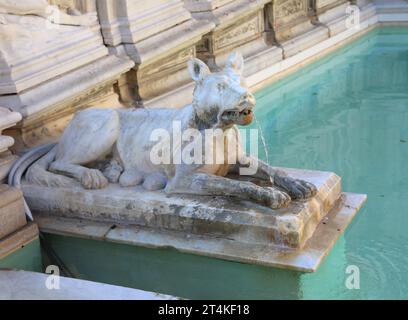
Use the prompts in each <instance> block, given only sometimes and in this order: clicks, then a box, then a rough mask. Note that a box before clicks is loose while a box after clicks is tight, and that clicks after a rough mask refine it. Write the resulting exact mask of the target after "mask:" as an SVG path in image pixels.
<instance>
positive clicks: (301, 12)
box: [266, 0, 310, 41]
mask: <svg viewBox="0 0 408 320" xmlns="http://www.w3.org/2000/svg"><path fill="white" fill-rule="evenodd" d="M266 10H267V17H268V22H269V25H270V27H272V28H273V30H274V33H275V38H276V40H277V41H285V40H288V39H290V38H293V37H294V36H296V35H298V34H300V33H302V31H305V29H307V27H308V26H309V25H310V17H309V14H308V13H309V0H275V1H273V3H272V4H269V5H268V6H267V8H266Z"/></svg>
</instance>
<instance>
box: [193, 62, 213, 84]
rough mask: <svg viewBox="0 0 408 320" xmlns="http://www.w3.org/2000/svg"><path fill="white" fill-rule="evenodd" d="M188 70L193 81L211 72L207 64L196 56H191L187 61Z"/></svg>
mask: <svg viewBox="0 0 408 320" xmlns="http://www.w3.org/2000/svg"><path fill="white" fill-rule="evenodd" d="M188 71H190V75H191V78H192V79H193V80H194V81H200V80H202V79H204V77H205V76H206V75H208V74H210V73H211V71H210V69H209V68H208V66H207V65H206V64H205V63H204V62H202V61H201V60H200V59H197V58H191V59H190V60H189V61H188Z"/></svg>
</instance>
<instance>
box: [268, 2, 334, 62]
mask: <svg viewBox="0 0 408 320" xmlns="http://www.w3.org/2000/svg"><path fill="white" fill-rule="evenodd" d="M312 9H313V8H311V7H310V2H309V0H274V1H273V2H272V3H271V4H269V5H268V6H267V9H266V13H267V18H268V22H269V25H270V26H271V28H272V30H273V33H274V41H276V42H277V43H278V44H279V45H280V46H281V47H282V48H283V52H284V57H285V58H287V57H290V56H293V55H295V54H297V53H299V52H301V51H303V50H305V49H307V48H310V47H312V46H313V45H315V44H317V43H319V42H321V41H323V40H325V39H327V38H328V37H329V33H328V30H327V28H326V27H324V26H321V25H318V24H315V23H313V20H314V16H313V10H312Z"/></svg>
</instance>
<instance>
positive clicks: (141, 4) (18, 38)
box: [0, 0, 375, 150]
mask: <svg viewBox="0 0 408 320" xmlns="http://www.w3.org/2000/svg"><path fill="white" fill-rule="evenodd" d="M49 3H51V4H55V5H58V6H59V7H60V8H61V9H62V10H63V11H64V12H68V13H74V14H78V13H79V12H80V13H86V14H90V15H92V13H93V14H94V15H95V14H97V15H98V18H99V23H95V24H93V25H90V26H55V25H54V28H51V29H49V26H50V24H49V23H48V24H47V23H46V22H45V21H44V20H45V19H43V18H41V17H33V16H30V17H18V19H16V18H13V17H9V16H7V15H6V16H7V17H5V18H4V15H2V17H1V19H2V20H1V21H3V20H4V19H6V21H7V24H4V23H3V24H0V34H2V39H5V40H6V41H0V75H1V77H0V105H3V106H6V107H8V108H10V109H13V110H14V111H18V112H20V113H21V114H22V115H23V120H22V121H20V122H19V124H18V125H17V126H14V127H13V128H12V129H8V130H7V132H8V134H10V135H12V136H13V137H14V138H15V140H16V147H15V149H17V150H23V149H25V148H29V147H32V146H34V145H38V144H41V143H45V142H48V141H53V140H56V139H57V138H58V137H59V135H60V133H61V132H62V129H63V128H64V127H65V125H66V124H67V122H68V121H69V120H70V119H71V117H72V115H73V113H74V112H75V111H77V110H81V109H83V108H88V107H94V106H100V107H123V106H128V107H129V106H140V105H144V106H147V107H155V106H174V107H180V106H182V105H184V104H186V103H188V102H190V101H191V97H192V90H193V84H192V81H191V80H190V76H189V74H188V72H187V70H186V63H187V60H188V59H190V58H191V57H193V56H196V57H199V58H201V59H203V60H205V61H206V62H207V63H208V64H209V65H210V66H211V68H213V69H214V70H216V69H218V68H220V67H222V66H223V64H224V63H225V58H226V56H227V55H228V53H229V52H230V51H231V50H233V49H239V50H240V51H241V52H242V54H243V55H244V57H245V65H246V67H245V76H247V77H252V78H254V77H257V75H258V74H259V73H263V72H264V70H266V69H268V68H271V67H274V66H276V65H278V64H279V63H280V62H281V61H282V60H284V59H286V58H288V57H292V56H294V55H296V54H297V53H300V52H303V51H305V50H306V49H308V48H310V47H313V46H315V45H317V44H319V43H321V42H323V41H324V40H326V39H328V38H329V37H331V36H334V35H337V34H339V33H341V32H342V31H344V30H345V19H346V18H347V12H346V8H347V6H348V5H350V3H352V4H356V5H358V6H359V7H360V9H361V17H360V18H361V19H362V20H363V21H365V20H368V19H371V18H372V17H373V15H375V7H374V6H373V4H372V1H370V0H354V1H346V0H315V1H314V0H313V1H310V0H258V1H254V0H150V1H142V0H49ZM73 9H75V10H77V11H75V10H73ZM13 19H14V20H13ZM51 26H52V25H51ZM11 39H13V41H11ZM45 57H46V58H45Z"/></svg>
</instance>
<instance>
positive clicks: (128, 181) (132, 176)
mask: <svg viewBox="0 0 408 320" xmlns="http://www.w3.org/2000/svg"><path fill="white" fill-rule="evenodd" d="M143 180H144V175H143V173H141V172H140V171H139V170H137V169H125V171H124V172H123V173H122V174H121V176H120V178H119V184H120V185H121V187H133V186H137V185H139V184H141V183H142V182H143Z"/></svg>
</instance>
